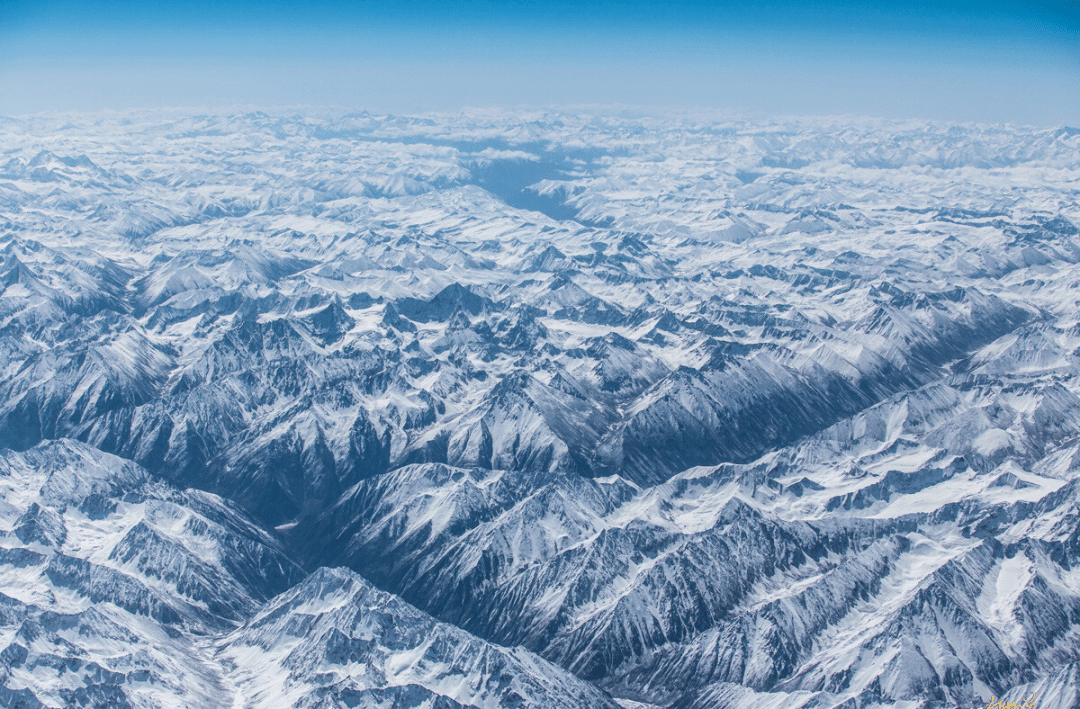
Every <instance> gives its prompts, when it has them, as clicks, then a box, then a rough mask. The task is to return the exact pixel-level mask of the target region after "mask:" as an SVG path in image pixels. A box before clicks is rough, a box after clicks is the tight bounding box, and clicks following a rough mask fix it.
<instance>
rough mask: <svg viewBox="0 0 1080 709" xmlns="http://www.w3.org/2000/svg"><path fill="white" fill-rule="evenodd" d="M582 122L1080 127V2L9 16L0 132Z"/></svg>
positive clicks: (31, 8)
mask: <svg viewBox="0 0 1080 709" xmlns="http://www.w3.org/2000/svg"><path fill="white" fill-rule="evenodd" d="M581 104H625V105H632V106H663V107H674V108H687V109H696V108H714V109H722V110H729V111H733V112H739V113H745V112H761V113H766V114H816V115H823V114H825V115H835V114H863V115H876V116H886V117H893V118H929V119H941V120H950V121H982V122H1016V123H1028V124H1034V125H1059V124H1071V125H1077V124H1080V2H1069V1H1058V2H1049V1H1047V2H982V3H976V2H912V3H900V4H894V5H887V4H884V3H872V2H853V1H840V0H837V1H834V2H819V3H796V2H766V3H727V2H696V1H691V0H670V1H668V2H641V1H635V0H630V1H629V2H602V1H599V0H591V1H580V0H578V1H572V0H550V1H548V2H527V1H520V0H507V1H505V2H492V1H489V0H468V1H463V2H432V1H430V0H417V1H413V2H400V1H393V2H371V1H367V0H354V1H352V2H345V1H341V0H311V1H309V2H304V3H298V2H272V1H271V2H255V1H253V0H220V1H219V2H211V1H209V0H178V1H176V2H159V3H148V2H133V1H131V0H111V1H101V0H84V1H83V2H74V1H73V0H4V1H3V2H0V114H7V115H12V114H22V113H27V112H36V111H42V110H96V109H109V108H128V107H162V106H205V107H213V108H225V107H231V106H294V105H318V106H333V107H340V108H344V109H369V110H377V111H381V110H386V111H394V112H410V111H418V110H431V109H434V110H447V109H457V108H462V107H467V106H492V105H497V106H551V105H581Z"/></svg>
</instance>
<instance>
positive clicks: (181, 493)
mask: <svg viewBox="0 0 1080 709" xmlns="http://www.w3.org/2000/svg"><path fill="white" fill-rule="evenodd" d="M0 148H2V154H3V158H2V160H3V162H2V163H0V285H2V288H3V290H2V291H0V367H2V369H3V376H2V377H0V447H2V448H3V450H2V451H0V706H12V707H26V708H32V709H37V708H38V707H49V708H56V709H58V708H60V707H120V708H127V707H131V708H139V709H142V708H146V709H151V708H154V709H166V708H173V707H175V708H177V709H180V708H187V707H207V708H208V709H209V708H215V707H222V708H223V709H237V708H239V707H252V708H253V709H254V708H256V707H258V708H260V709H262V708H266V709H286V708H294V707H295V708H297V709H301V708H302V709H323V708H325V709H341V708H342V707H361V708H363V709H375V708H378V709H458V708H459V707H476V708H479V709H496V708H501V707H514V708H520V709H555V708H558V709H617V708H618V707H623V708H624V709H656V708H659V707H663V708H665V709H771V708H775V707H785V708H786V707H791V708H793V709H833V708H837V709H838V708H840V707H844V708H845V709H855V708H858V709H869V708H871V707H893V706H904V707H908V708H909V709H939V708H940V709H945V708H947V707H948V708H952V707H959V708H961V709H973V708H978V709H982V708H983V707H985V706H986V705H988V704H989V703H990V701H991V697H994V698H1002V697H1005V699H1006V701H1014V702H1024V701H1027V700H1028V699H1029V698H1031V697H1032V696H1033V695H1034V700H1033V701H1034V702H1035V703H1036V705H1037V706H1038V707H1039V709H1044V708H1045V709H1075V707H1077V706H1078V703H1080V679H1078V678H1080V571H1077V569H1078V568H1080V567H1078V564H1080V315H1078V313H1080V310H1078V309H1077V305H1078V303H1080V231H1078V229H1077V225H1078V224H1080V207H1078V205H1077V201H1076V192H1075V185H1076V181H1077V179H1078V176H1080V134H1078V132H1077V131H1076V130H1073V129H1068V128H1063V129H1059V130H1035V129H1018V128H1015V127H1008V128H1003V127H992V126H948V125H938V124H933V125H923V124H917V123H890V122H884V121H870V120H855V119H851V120H847V121H831V122H824V121H812V120H800V121H792V122H789V123H782V122H773V123H762V122H757V123H754V122H739V121H730V120H729V121H713V122H710V121H707V120H704V119H703V120H695V121H690V120H687V119H680V118H666V119H658V118H627V117H625V116H619V117H616V116H604V115H602V114H595V115H588V116H583V115H575V114H570V113H565V114H564V113H544V114H517V113H512V112H505V113H499V112H484V113H468V112H466V113H462V114H460V115H455V116H443V115H439V116H418V117H406V118H403V117H394V116H375V115H370V114H354V115H310V116H298V115H286V114H268V113H247V114H235V115H195V114H187V113H167V112H166V113H157V114H153V115H150V114H130V115H126V114H113V115H107V116H106V115H100V116H82V117H79V116H64V117H50V116H47V115H46V116H37V117H32V118H26V119H4V120H3V121H0Z"/></svg>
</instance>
